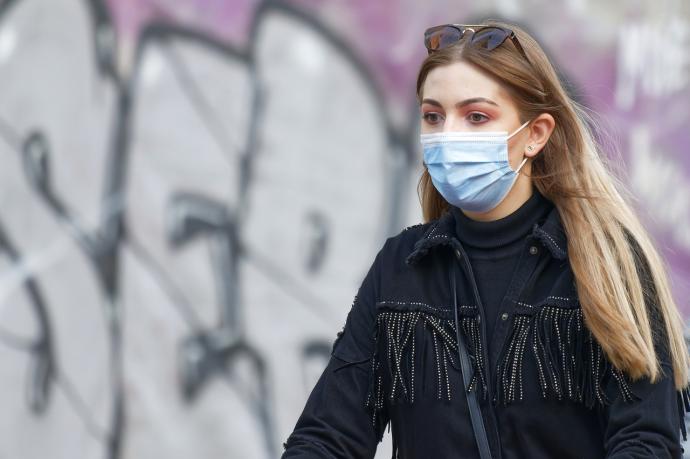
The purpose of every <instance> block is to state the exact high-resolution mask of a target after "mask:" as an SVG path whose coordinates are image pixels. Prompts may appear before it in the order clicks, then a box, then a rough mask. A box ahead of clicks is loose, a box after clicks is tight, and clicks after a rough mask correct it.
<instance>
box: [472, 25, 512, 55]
mask: <svg viewBox="0 0 690 459" xmlns="http://www.w3.org/2000/svg"><path fill="white" fill-rule="evenodd" d="M509 36H510V31H509V30H505V29H499V28H498V27H485V28H483V29H481V30H479V31H477V32H476V33H475V34H474V35H473V36H472V43H473V44H475V45H479V46H483V47H484V48H486V49H487V50H488V51H491V50H492V49H494V48H497V47H498V46H499V45H500V44H501V43H503V42H504V41H505V39H506V38H508V37H509Z"/></svg>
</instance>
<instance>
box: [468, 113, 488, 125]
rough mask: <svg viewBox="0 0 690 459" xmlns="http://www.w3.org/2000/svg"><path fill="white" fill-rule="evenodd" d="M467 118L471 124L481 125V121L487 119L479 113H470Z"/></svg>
mask: <svg viewBox="0 0 690 459" xmlns="http://www.w3.org/2000/svg"><path fill="white" fill-rule="evenodd" d="M469 118H470V121H471V122H473V123H481V122H482V121H484V120H488V119H489V117H488V116H486V115H482V114H481V113H477V112H474V113H470V116H469Z"/></svg>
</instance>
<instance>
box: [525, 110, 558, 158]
mask: <svg viewBox="0 0 690 459" xmlns="http://www.w3.org/2000/svg"><path fill="white" fill-rule="evenodd" d="M555 127H556V120H554V119H553V116H551V115H550V114H548V113H542V114H541V115H539V116H537V117H536V118H535V119H534V120H533V121H532V123H530V129H529V137H528V138H527V143H526V144H525V155H526V156H528V157H530V158H533V157H535V156H536V155H537V154H538V153H539V152H540V151H541V149H542V148H544V145H546V142H548V141H549V137H551V133H552V132H553V129H554V128H555Z"/></svg>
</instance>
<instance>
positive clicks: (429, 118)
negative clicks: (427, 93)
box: [422, 112, 440, 124]
mask: <svg viewBox="0 0 690 459" xmlns="http://www.w3.org/2000/svg"><path fill="white" fill-rule="evenodd" d="M422 118H424V119H425V120H426V122H427V123H430V124H436V123H437V122H438V121H439V119H440V116H439V114H438V113H432V112H430V113H425V114H424V115H423V116H422Z"/></svg>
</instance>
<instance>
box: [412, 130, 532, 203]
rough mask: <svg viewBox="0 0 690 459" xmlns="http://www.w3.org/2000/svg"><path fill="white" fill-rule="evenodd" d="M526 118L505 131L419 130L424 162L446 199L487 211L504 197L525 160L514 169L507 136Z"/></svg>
mask: <svg viewBox="0 0 690 459" xmlns="http://www.w3.org/2000/svg"><path fill="white" fill-rule="evenodd" d="M528 124H529V121H527V122H526V123H525V124H523V125H522V126H520V127H519V128H517V129H516V130H515V132H513V133H512V134H510V135H508V133H507V132H435V133H430V134H421V136H420V139H421V143H422V147H423V149H424V164H426V166H427V169H428V171H429V175H430V176H431V181H432V182H433V184H434V187H436V189H437V190H438V192H439V193H441V196H443V197H444V199H445V200H446V201H448V203H450V204H452V205H454V206H456V207H459V208H461V209H464V210H469V211H471V212H488V211H490V210H491V209H493V208H495V207H496V206H497V205H498V204H500V202H501V201H502V200H503V198H505V197H506V195H507V194H508V192H509V191H510V189H511V188H512V187H513V184H514V183H515V179H517V175H518V172H520V169H521V168H522V166H523V165H524V164H525V162H526V161H527V157H525V159H523V160H522V163H521V164H520V167H518V168H517V170H513V168H512V167H510V162H509V161H508V139H510V138H511V137H512V136H514V135H515V134H517V133H518V132H520V130H521V129H522V128H524V127H525V126H527V125H528Z"/></svg>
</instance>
